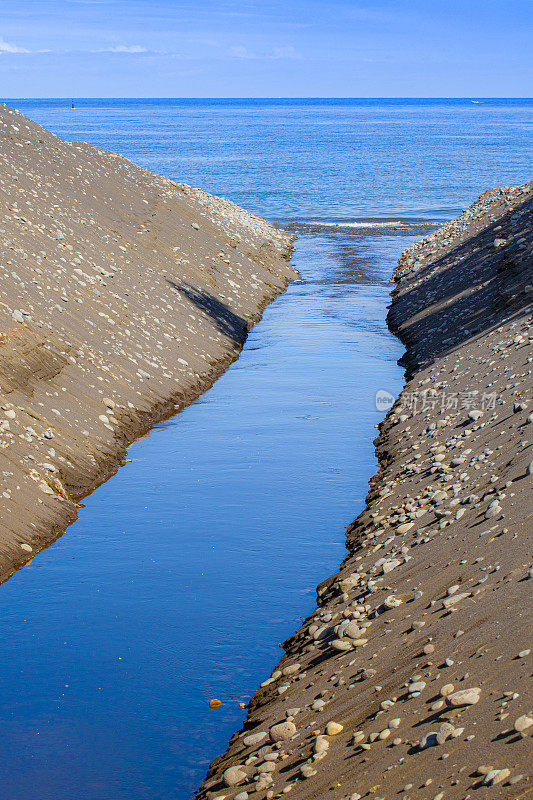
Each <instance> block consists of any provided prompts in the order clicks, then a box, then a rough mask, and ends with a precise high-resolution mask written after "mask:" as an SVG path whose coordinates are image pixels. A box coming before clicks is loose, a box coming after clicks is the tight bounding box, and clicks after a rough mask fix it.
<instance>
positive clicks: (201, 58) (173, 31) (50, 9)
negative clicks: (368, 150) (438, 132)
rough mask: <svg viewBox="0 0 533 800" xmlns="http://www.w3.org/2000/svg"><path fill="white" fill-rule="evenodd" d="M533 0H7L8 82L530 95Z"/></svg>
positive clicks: (76, 89)
mask: <svg viewBox="0 0 533 800" xmlns="http://www.w3.org/2000/svg"><path fill="white" fill-rule="evenodd" d="M532 40H533V0H380V1H379V2H375V1H374V0H361V1H360V2H359V0H1V10H0V96H1V97H4V98H15V97H67V98H70V97H528V96H531V94H532V92H531V88H532V86H533V68H532V64H533V61H532V59H531V50H532V47H531V41H532Z"/></svg>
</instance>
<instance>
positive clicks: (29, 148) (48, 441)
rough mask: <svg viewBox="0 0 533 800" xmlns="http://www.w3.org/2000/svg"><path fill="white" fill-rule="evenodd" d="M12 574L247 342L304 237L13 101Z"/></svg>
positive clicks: (1, 265)
mask: <svg viewBox="0 0 533 800" xmlns="http://www.w3.org/2000/svg"><path fill="white" fill-rule="evenodd" d="M0 142H1V146H0V164H1V169H0V253H1V258H0V278H1V280H0V501H1V503H0V580H5V579H6V578H7V577H9V575H10V574H12V572H13V570H14V569H16V568H18V567H20V566H21V565H22V564H23V563H25V562H26V561H27V560H28V559H30V558H32V557H33V555H35V553H36V552H37V551H38V550H40V549H41V548H42V547H43V546H45V545H46V544H49V543H50V542H51V541H52V540H53V539H54V538H55V537H56V536H57V535H59V534H60V533H61V532H62V531H63V530H64V529H65V527H66V525H67V524H68V523H69V522H71V521H72V520H73V519H75V518H76V514H77V512H76V508H77V504H78V501H79V500H80V499H81V498H82V497H83V496H85V495H86V494H87V493H89V492H90V491H92V490H93V489H94V488H95V487H96V486H97V485H98V484H99V483H101V482H102V481H103V480H105V479H106V478H107V477H109V476H110V475H111V474H113V473H114V472H115V471H116V470H117V468H118V467H119V466H120V464H121V463H123V459H124V453H125V448H126V446H127V445H128V444H129V443H131V441H132V440H133V439H134V438H135V437H137V436H139V435H140V434H142V433H143V432H145V431H146V430H148V429H149V427H150V426H151V425H152V424H153V423H154V422H156V421H157V420H160V419H162V418H164V417H165V416H169V415H170V414H173V413H175V412H176V411H179V410H180V409H181V408H182V407H183V406H184V405H186V404H187V403H189V402H190V401H191V400H193V399H194V398H195V397H197V396H198V394H199V393H200V392H202V391H203V390H205V389H206V388H208V387H209V386H210V385H211V384H212V382H213V381H214V380H215V379H216V377H218V375H220V373H221V372H222V371H223V370H224V369H226V368H227V366H228V365H229V364H230V363H231V362H232V361H233V360H234V359H235V358H236V357H237V355H238V352H239V350H240V348H241V346H242V344H243V341H244V339H245V338H246V334H247V331H248V330H249V328H250V326H251V325H252V324H253V323H254V322H256V321H257V320H258V319H259V318H260V316H261V312H262V310H263V308H264V306H265V305H266V304H267V302H268V301H270V300H272V299H273V298H274V297H275V296H276V295H278V294H279V293H280V292H282V291H283V290H284V288H285V286H286V285H287V283H288V282H289V281H290V280H292V279H294V278H296V277H297V274H296V272H295V270H294V269H293V268H292V267H291V266H290V265H289V263H288V262H289V258H290V255H291V252H292V241H293V239H292V237H290V236H289V235H288V234H286V233H285V232H283V231H280V230H277V229H276V228H274V227H272V226H271V225H269V224H268V223H267V222H265V221H264V220H262V219H259V218H257V217H254V216H252V215H251V214H248V213H247V212H246V211H244V210H242V209H240V208H238V207H237V206H235V205H234V204H233V203H231V202H230V201H228V200H225V199H221V198H216V197H213V196H211V195H209V194H206V193H205V192H202V191H200V190H198V189H192V188H190V187H189V186H186V185H182V184H177V183H175V182H173V181H171V180H169V179H167V178H163V177H160V176H157V175H152V174H151V173H149V172H147V171H146V170H144V169H141V168H140V167H138V166H136V165H134V164H132V163H131V162H129V161H128V160H126V159H125V158H123V157H121V156H120V155H117V154H116V153H110V152H104V151H102V150H99V149H97V148H95V147H92V146H89V145H87V144H83V143H69V142H65V141H63V140H61V139H59V138H58V137H57V136H54V135H53V134H51V133H50V132H48V131H46V130H44V129H43V128H41V127H39V126H38V125H36V124H34V123H33V122H31V121H30V120H28V119H26V118H25V117H23V116H21V115H20V114H19V113H18V112H16V111H15V110H13V109H11V108H8V107H7V106H0Z"/></svg>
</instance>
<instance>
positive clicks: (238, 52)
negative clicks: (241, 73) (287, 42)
mask: <svg viewBox="0 0 533 800" xmlns="http://www.w3.org/2000/svg"><path fill="white" fill-rule="evenodd" d="M228 55H230V56H232V57H233V58H273V59H282V58H291V59H298V58H301V57H302V54H301V53H299V52H298V50H296V49H295V48H294V47H292V46H289V47H273V48H272V49H271V50H269V51H268V52H263V53H259V54H257V53H253V52H251V51H250V50H248V48H246V47H243V46H242V45H238V46H236V47H230V49H229V50H228Z"/></svg>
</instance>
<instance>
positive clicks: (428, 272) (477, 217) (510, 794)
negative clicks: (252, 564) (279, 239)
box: [198, 184, 533, 800]
mask: <svg viewBox="0 0 533 800" xmlns="http://www.w3.org/2000/svg"><path fill="white" fill-rule="evenodd" d="M532 198H533V184H528V185H525V186H522V187H516V188H508V189H496V190H493V191H490V192H487V193H486V194H484V195H483V196H482V197H481V198H480V199H479V200H478V201H477V202H476V203H474V205H473V206H472V207H471V208H470V209H468V210H467V211H465V212H464V213H463V214H462V215H461V216H460V217H459V218H458V219H456V220H454V221H452V222H448V223H446V224H445V225H443V226H441V227H440V228H439V229H438V230H437V231H436V232H435V233H432V234H431V235H430V236H428V237H426V238H425V239H423V240H422V241H420V242H418V243H416V244H414V245H413V246H411V247H410V248H409V249H408V250H407V251H406V252H405V253H404V255H403V256H402V258H401V260H400V262H399V265H398V268H397V270H396V273H395V284H396V285H395V288H394V291H393V300H392V306H391V308H390V312H389V317H388V321H389V325H390V327H391V329H392V330H393V331H394V332H395V333H396V334H397V335H398V336H399V337H400V338H401V340H402V341H403V342H404V343H405V345H406V353H405V357H404V358H403V362H404V364H405V366H406V377H407V382H406V385H405V388H404V390H403V391H402V393H401V395H400V397H399V398H398V400H397V401H396V403H395V404H394V406H393V407H392V408H391V410H390V412H389V413H388V415H387V417H386V419H385V420H384V421H383V422H382V423H381V425H380V426H379V436H378V438H377V439H376V448H377V455H378V459H379V472H378V474H377V475H376V476H375V477H374V478H373V479H372V480H371V482H370V492H369V494H368V497H367V505H366V508H365V510H364V511H363V512H362V513H361V515H360V516H359V517H358V518H357V519H356V520H355V522H353V523H352V524H351V525H350V526H349V527H348V534H347V547H348V551H349V552H348V555H347V556H346V558H345V560H344V562H343V563H342V565H341V569H340V571H339V572H338V573H337V574H336V575H333V576H331V577H330V578H327V579H326V580H324V581H323V582H322V583H321V584H320V585H319V586H318V588H317V607H316V609H315V611H313V613H312V614H311V615H310V616H309V617H308V618H307V619H306V620H305V622H304V623H303V624H302V626H301V628H300V629H299V630H298V631H297V632H296V633H295V634H294V636H292V637H291V638H290V639H288V640H287V641H286V642H285V643H284V644H283V645H282V647H283V649H284V655H283V657H282V659H281V661H280V662H279V664H278V666H277V667H276V668H275V670H274V671H273V673H272V674H271V675H270V676H265V680H264V682H263V683H262V684H261V686H260V688H259V689H258V691H257V692H256V694H255V695H254V696H253V697H252V699H251V701H250V702H249V704H248V717H247V720H246V722H245V725H244V727H243V729H242V730H241V731H240V732H238V733H236V734H235V735H234V737H233V738H232V740H231V742H230V745H229V749H228V750H227V752H226V753H225V754H223V755H222V756H219V757H218V758H217V759H216V760H215V761H214V762H213V764H212V765H211V768H210V770H209V773H208V776H207V778H206V780H205V781H204V783H203V785H202V787H201V789H200V792H199V794H198V798H202V800H204V799H205V798H210V800H213V799H214V798H218V800H222V798H225V799H226V800H246V798H252V799H253V800H255V799H256V798H257V800H263V799H264V798H265V799H266V800H270V799H274V800H279V798H282V797H285V796H286V795H288V796H289V797H291V798H293V799H294V800H311V798H313V799H314V800H318V799H319V798H320V799H321V800H322V798H323V799H324V800H325V799H326V798H327V799H328V800H360V798H372V800H392V798H402V799H403V800H467V799H469V798H472V799H473V798H476V797H478V796H479V797H480V798H490V799H491V800H493V798H501V799H502V800H510V798H517V799H518V798H525V797H530V796H531V793H532V791H533V789H532V781H531V764H532V759H531V755H532V753H531V741H532V740H531V734H532V733H533V714H532V709H533V698H532V695H531V665H532V654H531V631H532V624H531V623H532V619H531V590H532V588H533V566H532V560H531V554H532V547H531V539H532V536H531V534H532V530H533V524H532V513H531V512H532V500H531V481H532V479H533V476H532V474H533V448H532V446H531V434H532V432H533V404H532V399H531V389H532V379H531V369H532V363H533V352H532V348H531V342H532V340H533V329H532V327H531V319H530V311H531V298H532V297H533V295H532V291H533V285H532V265H533V213H532V212H533V199H532ZM287 591H290V586H288V587H287ZM244 657H245V655H244Z"/></svg>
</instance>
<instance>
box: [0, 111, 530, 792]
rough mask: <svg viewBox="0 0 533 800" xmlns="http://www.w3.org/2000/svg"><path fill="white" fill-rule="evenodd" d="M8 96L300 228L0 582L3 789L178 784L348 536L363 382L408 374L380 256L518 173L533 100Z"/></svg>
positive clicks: (361, 431)
mask: <svg viewBox="0 0 533 800" xmlns="http://www.w3.org/2000/svg"><path fill="white" fill-rule="evenodd" d="M10 104H11V105H14V106H15V107H16V108H18V109H19V110H20V111H21V112H23V113H25V114H27V115H28V116H30V117H32V118H33V119H35V120H36V121H37V122H40V123H41V124H43V125H45V126H46V127H48V128H50V129H51V130H53V131H54V132H56V133H58V134H59V135H61V136H63V137H65V138H68V139H72V140H85V141H89V142H91V143H93V144H96V145H98V146H99V147H103V148H105V149H111V150H115V151H119V152H121V153H123V154H124V155H125V156H127V157H128V158H131V159H132V160H134V161H137V162H138V163H141V164H142V165H144V166H146V167H147V168H148V169H150V170H152V171H155V172H159V173H161V174H165V175H168V176H169V177H172V178H176V179H178V180H180V181H183V182H186V183H189V184H192V185H198V186H201V187H202V188H204V189H207V190H209V191H212V192H214V193H217V194H222V195H225V196H227V197H230V198H231V199H232V200H234V201H236V202H237V203H239V205H242V206H244V207H247V208H249V209H250V210H252V211H255V212H256V213H259V214H260V215H262V216H264V217H267V218H269V219H271V220H274V221H278V222H280V223H282V224H289V225H291V226H295V228H296V229H297V230H298V231H299V232H300V238H299V240H298V242H297V245H296V252H295V258H294V261H295V263H296V266H297V267H298V269H299V270H300V272H301V273H302V275H303V276H304V277H305V278H306V280H307V283H305V284H294V285H292V286H290V287H289V289H288V291H287V292H286V293H285V294H284V295H283V296H282V297H280V298H279V299H278V300H276V301H275V302H274V303H273V304H271V305H270V306H269V307H268V308H267V309H266V312H265V315H264V317H263V320H262V321H261V322H260V323H259V324H258V325H257V326H256V327H255V328H254V329H253V331H252V332H251V334H250V336H249V338H248V340H247V342H246V345H245V348H244V350H243V353H242V355H241V357H240V358H239V360H238V361H237V362H236V363H235V364H234V365H233V366H232V367H231V368H230V369H229V370H228V371H227V372H226V373H225V375H224V376H222V378H221V379H220V380H219V381H217V383H216V384H215V385H214V387H213V388H212V389H211V390H210V391H209V392H207V393H206V394H205V395H203V396H202V397H201V398H200V399H199V400H198V401H197V402H196V403H194V404H192V406H190V407H189V408H188V409H187V410H186V411H184V412H183V413H182V414H180V415H178V416H177V417H176V418H174V419H172V420H169V421H168V422H166V423H164V424H162V425H160V426H157V427H156V428H155V429H154V430H153V431H152V433H151V434H150V435H149V436H147V437H145V438H144V439H142V440H141V441H139V442H137V443H135V444H134V445H133V446H132V447H131V448H130V451H129V457H130V458H131V459H132V463H130V464H127V465H126V466H125V467H124V468H123V469H121V470H120V471H119V473H118V474H117V475H116V476H115V477H114V478H112V479H111V480H110V481H109V482H108V483H107V484H105V485H103V486H102V487H100V488H99V489H98V490H97V491H96V492H95V493H94V494H93V495H92V496H90V497H89V498H87V500H86V508H85V509H82V510H81V513H80V519H79V520H78V521H77V522H76V523H74V524H73V525H72V526H71V527H70V528H69V529H68V530H67V532H66V533H65V534H64V536H63V537H62V538H61V539H59V540H58V541H57V542H56V543H55V544H54V545H53V546H52V547H50V548H49V549H48V550H46V551H44V552H43V553H40V554H39V555H38V556H36V557H35V558H34V559H33V561H32V562H31V563H30V564H29V565H28V566H27V567H25V568H24V569H22V570H20V571H19V572H18V573H16V574H15V575H14V576H13V577H12V578H11V579H10V580H9V581H8V582H7V583H6V584H4V585H3V586H1V587H0V609H1V617H0V619H1V621H0V670H1V674H2V704H1V706H0V725H1V727H2V732H3V737H2V749H3V753H2V759H1V763H0V780H1V786H2V796H3V797H4V798H5V800H35V798H39V800H145V799H146V800H186V798H190V797H191V795H192V793H193V791H194V788H195V787H196V786H197V785H198V784H199V782H200V781H201V779H202V777H203V775H204V774H205V771H206V769H207V766H208V764H209V762H210V760H211V759H212V758H213V757H214V756H215V755H217V754H218V753H219V752H220V751H222V750H223V749H224V747H225V745H226V743H227V741H228V740H229V738H230V736H231V734H232V733H233V731H234V730H235V729H237V728H238V727H239V726H240V724H241V721H242V719H243V716H244V713H243V712H242V711H241V710H240V708H239V706H238V702H239V701H246V700H247V699H248V698H249V697H250V695H251V694H252V693H253V691H254V690H255V689H256V688H257V686H258V684H259V682H260V681H262V680H264V679H265V677H266V676H267V675H268V674H269V673H270V671H271V669H272V667H273V665H274V664H275V662H276V661H277V659H278V657H279V655H280V653H281V651H280V649H279V647H278V643H279V642H281V641H283V640H284V639H285V638H286V637H287V636H288V635H290V634H291V633H292V632H293V631H294V629H295V628H296V627H297V625H298V620H299V617H302V616H305V615H306V614H307V613H309V611H311V610H312V608H313V606H314V593H315V592H314V590H315V585H316V583H318V582H319V581H320V580H322V579H323V578H325V577H326V576H327V575H329V574H330V573H331V572H333V571H335V570H336V569H337V566H338V564H339V562H340V560H341V559H342V557H343V555H344V552H345V551H344V543H343V540H344V528H345V526H346V525H347V524H348V523H349V522H350V521H351V520H352V519H353V518H354V517H355V516H356V514H357V513H358V512H359V511H360V509H361V508H362V505H363V502H364V497H365V494H366V491H367V481H368V479H369V477H370V476H371V475H372V474H373V472H374V471H375V459H374V451H373V445H372V438H373V434H374V432H375V431H374V428H373V426H374V425H375V424H376V422H377V421H378V420H379V419H380V418H381V413H380V412H378V411H377V410H376V407H375V403H374V396H375V392H376V391H377V390H378V389H387V390H389V391H391V392H392V393H395V392H397V391H398V390H399V389H400V387H401V378H402V375H401V371H400V369H399V368H398V367H397V365H396V361H397V359H398V357H399V356H400V355H401V352H402V349H401V346H400V345H399V343H398V342H397V341H396V340H395V339H394V338H393V337H392V336H391V335H390V334H389V332H388V331H387V329H386V325H385V314H386V305H387V303H388V297H389V291H390V285H389V279H390V275H391V272H392V269H393V267H394V264H395V262H396V260H397V258H398V257H399V255H400V253H401V251H402V250H403V249H404V248H405V247H406V246H408V244H410V243H411V242H412V241H414V240H415V238H417V237H418V236H421V235H423V233H424V231H425V230H426V229H425V228H424V223H428V222H429V221H431V220H435V219H444V218H446V217H449V216H452V215H454V214H455V213H456V212H458V211H460V210H461V209H462V208H464V207H465V206H466V205H468V204H469V203H470V202H471V201H472V200H473V199H474V198H475V197H476V196H477V195H478V194H479V193H480V192H481V191H484V190H485V189H487V188H489V187H492V186H495V185H503V184H508V183H521V182H524V181H525V180H526V179H527V178H528V174H527V170H526V167H527V160H528V158H527V153H530V152H531V150H530V149H529V150H528V147H529V148H530V145H531V117H532V110H533V104H532V102H531V101H483V102H481V101H480V102H479V103H474V102H471V101H470V100H465V101H405V102H404V101H378V100H376V101H347V100H343V101H321V102H319V101H246V100H243V101H167V100H164V101H144V100H138V101H130V100H128V101H122V100H113V101H109V100H105V101H97V100H78V101H76V109H75V111H70V110H69V107H70V103H66V102H65V101H56V100H54V101H30V100H24V101H23V100H17V101H10ZM364 219H373V220H381V221H387V220H388V221H391V222H395V221H396V222H398V221H399V222H402V221H403V224H400V225H398V224H396V225H394V224H388V223H387V224H386V225H378V226H377V227H373V226H369V225H368V224H367V223H365V222H362V220H364ZM407 220H409V222H408V223H407ZM335 222H337V223H338V222H344V223H348V225H346V226H343V225H341V226H339V227H334V226H333V225H331V223H335ZM354 222H355V223H356V224H355V225H354V224H353V223H354ZM358 222H359V224H357V223H358ZM309 223H320V224H314V225H313V224H311V225H310V224H309ZM213 697H218V698H220V700H221V701H222V706H221V708H220V709H218V710H217V711H210V710H209V707H208V701H209V699H211V698H213Z"/></svg>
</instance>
